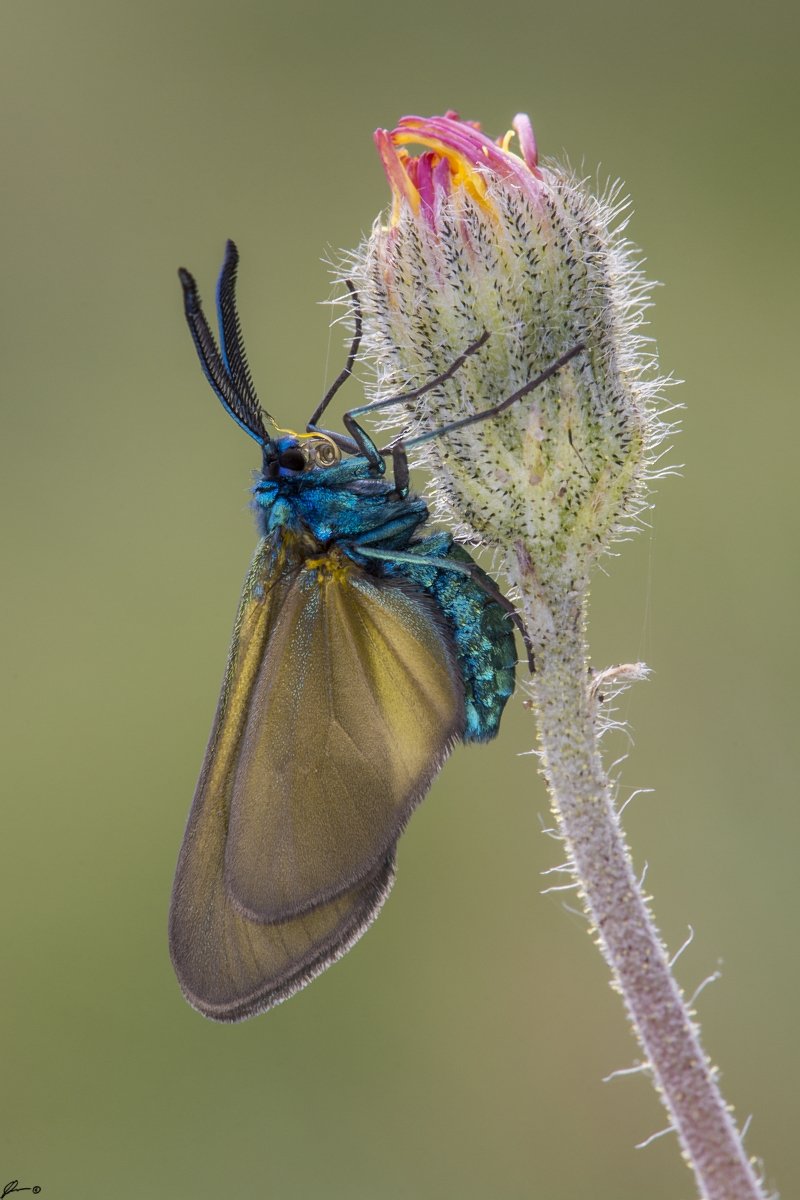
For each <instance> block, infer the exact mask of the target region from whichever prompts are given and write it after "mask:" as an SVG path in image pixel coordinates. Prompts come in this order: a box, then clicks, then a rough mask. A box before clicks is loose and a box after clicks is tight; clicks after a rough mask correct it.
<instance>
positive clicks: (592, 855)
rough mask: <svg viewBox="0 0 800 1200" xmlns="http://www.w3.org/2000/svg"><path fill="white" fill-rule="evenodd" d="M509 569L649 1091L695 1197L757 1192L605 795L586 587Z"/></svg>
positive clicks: (602, 932)
mask: <svg viewBox="0 0 800 1200" xmlns="http://www.w3.org/2000/svg"><path fill="white" fill-rule="evenodd" d="M523 558H524V556H523ZM526 568H527V569H526ZM515 575H516V579H515V582H516V583H517V585H518V587H519V588H520V591H521V596H522V609H523V614H524V616H525V620H526V625H527V626H528V628H529V631H530V634H531V637H532V640H533V641H534V648H535V651H536V656H537V671H536V675H535V676H534V682H533V693H534V704H535V711H536V714H537V719H538V728H539V739H540V744H541V749H542V757H543V764H544V775H545V778H546V780H547V784H548V787H549V789H550V796H551V800H552V806H553V811H554V813H555V816H556V820H557V822H558V827H559V830H560V833H561V834H562V836H563V838H564V841H565V843H566V846H567V849H568V851H569V857H570V862H571V864H572V866H573V869H574V873H575V877H576V880H577V881H578V884H579V887H580V891H581V894H582V897H583V901H584V904H585V907H586V911H587V913H588V915H589V917H590V919H591V922H592V926H593V929H594V930H595V931H596V933H597V936H598V939H599V943H600V946H601V948H602V951H603V954H604V955H605V958H606V961H607V962H608V965H609V967H610V968H611V972H612V974H613V977H614V980H615V983H616V985H617V987H618V989H619V991H620V994H621V995H622V997H623V1000H624V1002H625V1006H626V1008H627V1010H628V1015H629V1017H630V1020H631V1023H632V1025H633V1028H634V1031H635V1033H636V1036H637V1038H638V1040H639V1042H640V1043H641V1046H642V1048H643V1050H644V1053H645V1055H646V1059H647V1063H648V1065H649V1067H650V1070H651V1072H652V1076H653V1079H654V1083H655V1086H656V1090H657V1091H658V1094H659V1096H660V1098H661V1100H662V1102H663V1104H664V1106H665V1108H666V1109H667V1112H668V1113H669V1117H670V1122H671V1124H672V1126H673V1127H674V1129H675V1131H676V1133H677V1135H678V1138H679V1140H680V1144H681V1147H682V1149H683V1152H684V1156H685V1158H686V1161H687V1163H688V1164H689V1165H690V1167H691V1168H692V1170H693V1171H694V1173H695V1177H696V1180H697V1184H698V1187H699V1190H700V1194H701V1196H702V1197H704V1198H705V1200H765V1193H764V1191H763V1189H762V1186H761V1184H760V1183H759V1181H758V1179H757V1178H756V1174H755V1171H754V1169H753V1164H752V1163H751V1162H750V1161H749V1159H748V1157H747V1155H746V1153H745V1151H744V1148H743V1146H742V1143H741V1138H740V1136H739V1133H738V1131H737V1129H736V1126H735V1125H734V1123H733V1120H732V1117H731V1113H730V1111H729V1109H728V1106H727V1105H726V1104H725V1101H724V1099H723V1098H722V1095H721V1093H720V1090H719V1087H718V1085H717V1080H716V1075H715V1072H714V1070H713V1069H712V1067H711V1065H710V1063H709V1060H708V1058H707V1056H706V1054H705V1053H704V1051H703V1048H702V1046H701V1044H700V1039H699V1029H698V1026H697V1023H696V1021H695V1020H694V1019H693V1018H692V1015H691V1014H690V1011H689V1008H688V1006H687V1003H686V1000H685V999H684V997H683V995H682V993H681V990H680V988H679V987H678V985H677V983H676V981H675V979H674V978H673V975H672V972H671V969H670V963H669V959H668V956H667V952H666V948H665V946H664V944H663V942H662V940H661V937H660V936H659V933H658V931H657V929H656V926H655V923H654V921H653V918H652V916H651V914H650V912H649V911H648V907H647V904H646V901H645V898H644V895H643V894H642V890H641V888H640V886H639V884H638V883H637V880H636V877H635V875H634V872H633V864H632V862H631V856H630V852H629V850H628V847H627V845H626V842H625V837H624V834H623V832H622V828H621V826H620V823H619V820H618V818H617V814H616V812H615V809H614V806H613V804H612V798H611V790H610V787H609V781H608V777H607V775H606V772H605V770H604V767H603V764H602V761H601V757H600V751H599V746H598V731H599V726H598V712H597V703H598V702H597V700H596V698H595V696H594V694H593V692H592V690H591V688H590V686H589V684H590V680H589V673H588V656H587V647H586V641H585V637H584V615H585V595H586V592H585V589H583V588H581V589H580V590H579V591H577V592H573V593H572V594H571V595H570V597H569V598H568V600H567V601H566V602H565V603H562V604H560V606H554V605H553V604H550V603H546V602H545V601H544V600H543V593H542V589H541V586H540V585H539V584H538V582H537V580H536V579H535V577H534V574H533V571H532V570H531V569H530V567H529V565H528V564H526V563H525V562H524V561H523V563H522V568H521V570H520V571H519V572H515Z"/></svg>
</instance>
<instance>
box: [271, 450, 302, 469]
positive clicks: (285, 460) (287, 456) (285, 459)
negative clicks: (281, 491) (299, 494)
mask: <svg viewBox="0 0 800 1200" xmlns="http://www.w3.org/2000/svg"><path fill="white" fill-rule="evenodd" d="M278 462H279V463H280V465H281V466H282V467H286V468H287V469H288V470H289V471H304V470H305V467H306V456H305V454H303V451H302V450H301V449H300V447H299V446H290V447H289V449H288V450H282V451H281V454H280V457H279V458H278Z"/></svg>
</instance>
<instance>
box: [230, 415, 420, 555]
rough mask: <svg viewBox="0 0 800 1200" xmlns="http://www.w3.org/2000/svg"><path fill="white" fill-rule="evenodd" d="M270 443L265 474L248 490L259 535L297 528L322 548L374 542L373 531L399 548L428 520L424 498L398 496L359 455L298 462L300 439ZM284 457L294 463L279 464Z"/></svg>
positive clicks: (385, 541) (285, 439) (300, 448)
mask: <svg viewBox="0 0 800 1200" xmlns="http://www.w3.org/2000/svg"><path fill="white" fill-rule="evenodd" d="M275 446H276V456H275V458H274V459H273V460H272V464H273V465H272V470H271V472H270V474H269V475H267V474H266V471H265V474H264V475H263V476H262V478H261V479H260V480H259V481H258V483H257V484H256V485H255V487H254V489H253V498H254V502H255V508H256V513H257V519H258V523H259V527H260V529H261V532H262V533H263V534H265V535H266V534H268V533H271V532H273V530H275V529H278V528H279V527H281V526H284V527H286V528H287V529H291V530H292V531H294V532H299V531H300V530H301V529H303V530H307V531H308V532H310V533H311V534H312V535H313V537H314V538H315V539H316V540H317V542H319V543H320V545H321V546H322V547H327V546H329V545H331V544H332V543H334V542H338V541H340V540H347V541H353V542H359V541H364V540H365V539H367V540H368V541H369V542H370V543H373V542H375V543H376V544H377V542H376V535H377V536H378V541H379V542H380V544H382V545H386V546H392V547H394V548H395V549H402V548H404V547H406V546H407V545H408V544H409V542H410V540H411V538H412V536H413V534H414V532H415V530H416V529H417V528H418V527H419V526H421V525H423V524H424V523H425V521H427V519H428V507H427V505H426V503H425V501H424V500H422V499H420V498H419V497H418V496H405V497H401V496H398V494H397V492H396V490H395V487H394V484H393V483H392V482H391V481H390V480H388V479H387V478H386V477H385V475H383V474H380V473H378V472H377V471H376V468H375V467H374V466H373V465H372V464H371V463H370V462H369V461H368V459H367V458H365V457H364V456H363V455H354V456H353V457H350V458H346V459H344V460H342V461H340V462H336V463H334V464H333V465H332V466H319V465H313V464H308V463H306V462H303V464H302V466H300V459H301V458H302V447H303V442H302V441H300V440H298V439H296V438H292V437H282V438H280V439H278V441H276V443H275ZM295 455H297V456H299V457H298V458H295ZM286 461H289V462H292V461H295V462H297V464H298V466H297V467H295V468H292V467H291V466H284V465H282V462H286ZM298 468H299V469H298Z"/></svg>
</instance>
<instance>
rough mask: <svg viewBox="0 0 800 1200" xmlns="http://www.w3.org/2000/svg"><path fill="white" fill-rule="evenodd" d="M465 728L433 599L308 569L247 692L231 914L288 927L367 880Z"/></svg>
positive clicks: (349, 568)
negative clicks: (281, 922)
mask: <svg viewBox="0 0 800 1200" xmlns="http://www.w3.org/2000/svg"><path fill="white" fill-rule="evenodd" d="M463 728H464V709H463V695H462V689H461V679H460V674H459V672H458V670H457V668H456V666H455V654H454V651H453V648H452V641H451V636H450V634H449V631H448V630H447V629H446V628H445V627H443V625H442V624H441V622H440V619H439V617H438V614H437V610H436V609H435V606H434V605H433V604H432V602H431V601H430V600H429V599H428V597H427V596H425V595H424V593H422V592H420V591H416V590H413V589H409V588H407V587H405V586H402V585H401V584H399V583H395V582H392V581H389V580H386V579H377V578H374V577H372V576H370V575H369V574H368V573H366V572H365V571H363V570H362V569H361V568H359V567H357V566H355V565H353V564H351V563H350V562H349V561H348V560H345V559H342V558H341V557H340V556H338V555H337V553H336V552H335V551H334V552H333V553H332V554H331V555H330V556H329V557H327V558H322V559H318V560H316V561H315V562H312V563H308V564H305V565H304V566H303V567H302V568H301V569H300V570H298V571H297V572H296V573H295V574H294V575H293V577H292V580H291V583H290V584H289V585H288V586H287V588H286V591H285V594H284V595H283V597H282V602H281V608H280V612H279V613H277V614H276V617H275V621H274V624H273V625H272V627H271V630H270V635H269V638H268V640H267V641H266V643H265V644H264V647H263V655H262V658H261V663H260V667H259V669H258V671H257V674H256V677H255V679H254V682H253V684H252V687H251V688H250V690H249V693H248V711H247V715H246V718H245V721H244V724H243V727H242V732H241V739H240V742H239V745H238V752H237V762H236V766H235V770H234V772H233V778H232V787H231V791H230V796H231V800H230V825H229V829H228V838H227V843H226V847H225V881H226V885H227V890H228V892H229V894H230V896H231V898H232V899H233V901H234V903H235V905H236V906H237V908H239V909H240V911H241V912H242V913H243V914H244V915H245V916H248V917H250V918H251V919H254V920H257V921H267V922H274V921H278V920H286V919H288V918H290V917H295V916H297V915H298V914H300V913H302V912H308V911H309V910H311V909H314V908H316V906H318V905H320V904H325V903H326V902H327V901H328V900H330V899H331V898H332V897H334V896H337V895H340V894H341V893H343V892H345V891H347V890H348V889H350V888H352V887H354V886H355V885H356V884H358V883H360V882H361V881H364V880H368V879H370V878H373V877H374V875H375V872H376V871H379V870H380V869H381V864H382V863H383V862H384V861H385V859H386V856H387V854H388V853H389V852H390V851H391V847H392V846H393V845H394V843H395V842H396V840H397V838H398V836H399V834H400V832H401V830H402V828H403V826H404V824H405V822H406V821H407V819H408V816H409V814H410V812H411V810H412V809H413V807H414V806H415V804H416V803H417V802H418V800H419V799H420V798H421V797H422V796H423V795H424V794H425V792H426V791H427V789H428V787H429V785H430V782H431V779H432V778H433V776H434V775H435V774H436V772H437V771H438V770H439V768H440V766H441V764H442V762H443V761H444V759H445V757H446V756H447V753H448V751H449V749H450V747H451V745H452V743H453V741H454V740H455V739H457V738H458V737H460V736H461V734H462V732H463Z"/></svg>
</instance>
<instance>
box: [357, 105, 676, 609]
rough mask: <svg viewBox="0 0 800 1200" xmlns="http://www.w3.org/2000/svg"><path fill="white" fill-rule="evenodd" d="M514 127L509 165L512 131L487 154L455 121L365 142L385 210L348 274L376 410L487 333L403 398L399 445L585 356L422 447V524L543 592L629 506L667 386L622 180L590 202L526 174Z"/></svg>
mask: <svg viewBox="0 0 800 1200" xmlns="http://www.w3.org/2000/svg"><path fill="white" fill-rule="evenodd" d="M513 125H514V130H515V131H516V134H517V138H518V142H519V149H520V153H519V154H515V153H513V152H512V151H511V149H510V142H511V139H512V137H513V131H512V132H509V133H508V134H507V135H506V136H505V137H504V138H503V139H502V140H501V141H500V142H499V143H496V142H493V141H492V140H491V139H490V138H489V137H487V136H486V135H485V134H483V133H482V132H481V131H480V128H479V126H477V125H475V124H472V123H469V122H466V121H461V120H459V119H458V117H457V116H456V114H454V113H448V114H447V115H446V116H444V117H431V118H420V117H404V118H403V119H402V120H401V121H400V123H399V124H398V126H397V128H396V129H394V130H393V131H392V132H391V133H389V132H387V131H386V130H378V131H377V133H376V135H375V139H376V142H377V145H378V149H379V152H380V155H381V158H382V161H383V165H384V169H385V171H386V174H387V177H388V179H389V182H390V184H391V188H392V194H393V202H392V208H391V212H390V213H388V214H387V215H386V216H385V217H384V218H381V219H379V221H378V222H377V223H376V225H375V227H374V228H373V231H372V234H371V236H370V237H369V239H368V240H367V241H366V242H365V243H364V244H363V245H362V246H361V247H360V248H359V250H358V251H357V252H356V253H355V254H354V255H353V256H352V259H351V262H350V263H349V264H348V269H349V272H350V273H351V274H352V275H353V277H354V279H355V282H356V286H357V287H358V289H359V291H360V294H361V299H362V304H363V306H364V317H365V330H366V335H367V337H366V345H367V349H368V351H369V352H371V354H372V356H373V357H374V361H375V363H376V365H377V370H378V382H377V385H376V387H375V389H374V393H373V394H374V397H375V398H376V399H379V398H385V397H387V396H390V395H392V394H397V393H401V392H403V391H407V390H410V389H413V388H417V387H419V386H421V385H422V384H424V383H425V382H426V381H427V380H430V379H431V378H433V377H435V376H436V375H437V374H439V373H441V372H443V371H445V370H446V369H447V367H448V366H450V364H451V363H452V362H453V360H454V359H455V358H457V357H458V356H459V355H460V354H462V353H463V351H464V350H465V349H466V348H467V347H468V346H469V345H470V344H471V343H474V342H475V341H476V339H478V338H479V337H480V336H481V334H482V333H483V332H484V331H485V330H488V331H489V333H490V335H491V336H490V337H489V340H488V342H487V343H486V345H484V346H483V347H482V348H481V349H480V350H479V351H478V352H477V353H475V354H474V355H473V356H471V357H470V358H469V359H468V360H467V361H466V362H465V363H464V365H463V366H461V367H460V368H459V369H458V371H457V372H456V373H455V374H454V375H453V377H452V378H451V379H450V380H448V381H447V382H446V383H445V384H444V385H442V386H441V387H438V388H436V389H435V390H433V391H431V392H429V393H428V394H426V395H425V396H424V397H422V398H421V399H420V400H418V401H417V402H415V404H414V405H413V407H412V408H411V409H410V411H409V412H408V413H407V414H406V419H407V424H406V427H405V429H404V433H403V436H404V438H405V439H406V440H411V439H412V438H413V437H414V436H415V435H419V434H421V433H424V432H429V431H431V430H433V429H441V428H442V427H443V426H446V425H447V424H448V423H450V422H453V421H457V420H459V419H460V418H463V417H464V416H467V415H469V414H474V413H477V412H479V411H481V410H485V409H487V408H489V407H491V406H492V405H495V404H497V403H498V402H499V401H501V400H503V399H504V398H506V397H508V396H510V395H511V394H512V393H514V392H515V391H516V390H517V389H519V388H522V387H524V385H526V384H527V383H529V382H530V381H531V380H533V379H534V378H535V377H536V376H537V375H539V374H540V372H542V371H544V370H545V369H546V368H547V367H549V366H550V365H551V364H552V363H553V362H554V361H555V360H557V359H558V358H559V357H560V356H561V355H563V354H565V352H567V351H569V350H571V349H572V348H574V347H575V346H576V345H578V344H579V343H580V344H581V345H582V346H583V347H584V349H583V350H581V351H580V352H579V353H578V354H577V355H576V356H575V357H574V358H573V359H572V360H571V361H570V362H569V363H568V364H566V365H565V366H564V367H562V368H561V369H560V370H559V371H558V372H557V373H556V374H555V375H554V376H553V377H552V378H550V379H549V380H548V381H546V382H545V383H543V384H542V385H541V386H540V387H538V388H536V389H535V390H533V391H531V392H530V393H528V394H527V395H526V396H525V397H524V398H522V399H521V400H519V401H518V402H516V403H515V404H513V405H511V406H510V407H509V408H508V409H507V410H506V411H505V412H504V413H502V414H501V415H499V416H496V417H492V418H491V419H488V420H485V421H481V422H479V423H476V424H472V425H468V426H467V427H465V428H462V429H459V430H453V431H451V432H449V433H447V434H445V435H444V436H442V437H438V438H436V439H435V440H432V441H430V442H428V443H427V444H426V446H425V448H424V455H423V460H424V461H426V462H427V463H428V464H429V465H430V466H431V468H432V471H433V475H434V486H435V501H436V505H437V510H438V512H437V515H439V516H444V517H446V518H449V519H450V520H451V521H452V522H453V523H454V524H455V525H456V527H457V532H458V533H459V535H460V536H461V537H464V538H466V539H468V540H470V541H473V542H477V543H482V544H488V545H490V546H494V547H500V548H502V549H503V550H504V551H505V552H506V563H507V567H508V569H509V571H510V573H511V575H512V578H513V577H515V576H516V574H517V572H516V571H515V569H514V565H513V564H514V561H515V559H517V560H518V559H519V558H520V557H524V558H525V560H526V563H527V564H528V567H527V569H529V566H530V563H531V562H534V563H535V565H536V571H537V574H538V576H539V579H540V582H541V585H542V587H543V589H544V591H545V592H547V593H551V594H552V591H553V589H554V588H555V589H557V590H563V588H564V587H572V588H575V587H579V586H580V584H581V583H583V582H585V579H586V576H587V573H588V567H589V564H590V560H591V559H592V557H593V556H594V555H595V554H596V553H597V551H598V550H601V549H604V548H606V547H607V546H608V544H609V542H610V540H611V539H612V538H613V536H614V535H615V534H618V533H619V532H620V531H621V530H623V529H625V528H628V527H630V524H631V520H632V519H634V518H635V517H636V516H637V514H638V513H640V511H641V509H642V507H643V506H644V504H645V498H646V484H647V480H648V478H650V477H652V474H653V466H654V462H655V458H654V448H655V446H656V444H657V443H658V442H659V441H660V439H661V438H662V437H663V435H664V432H665V426H664V425H663V423H662V422H661V421H659V420H658V418H657V416H656V412H655V403H654V401H655V396H656V394H657V392H658V390H659V388H660V387H661V386H662V384H663V382H664V381H663V380H661V379H659V378H658V377H657V373H656V371H655V370H654V366H655V363H654V356H653V354H652V353H647V352H646V349H645V346H644V341H645V339H643V338H642V337H641V335H640V333H639V329H640V326H641V325H642V323H643V314H644V310H645V308H646V307H647V300H648V295H649V289H650V285H649V284H648V283H647V282H646V280H645V279H644V277H643V275H642V273H641V269H640V265H639V262H638V261H637V258H636V256H635V252H634V251H633V248H632V247H631V246H630V244H629V243H628V242H627V241H626V240H625V239H624V237H623V235H622V229H623V228H624V223H625V222H624V220H621V218H622V217H623V216H624V212H625V209H626V207H627V202H626V201H625V200H624V199H621V197H620V188H619V186H618V185H615V186H613V187H611V188H610V189H609V190H608V191H607V192H606V194H605V195H604V196H596V195H594V194H592V192H591V191H590V190H589V189H588V188H587V186H586V184H585V182H584V181H581V180H579V179H577V178H576V177H575V176H574V175H572V174H571V173H570V172H567V171H564V170H562V169H560V168H559V167H557V166H556V165H554V164H548V165H542V164H540V163H539V161H538V156H537V150H536V143H535V140H534V136H533V131H532V129H531V125H530V122H529V121H528V118H527V117H525V116H521V115H520V116H517V117H516V118H515V120H514V122H513ZM409 145H416V146H420V147H422V152H421V153H420V154H418V155H417V156H412V155H411V154H410V153H409V152H408V150H407V149H406V147H407V146H409ZM394 419H395V420H396V417H395V418H394Z"/></svg>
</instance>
